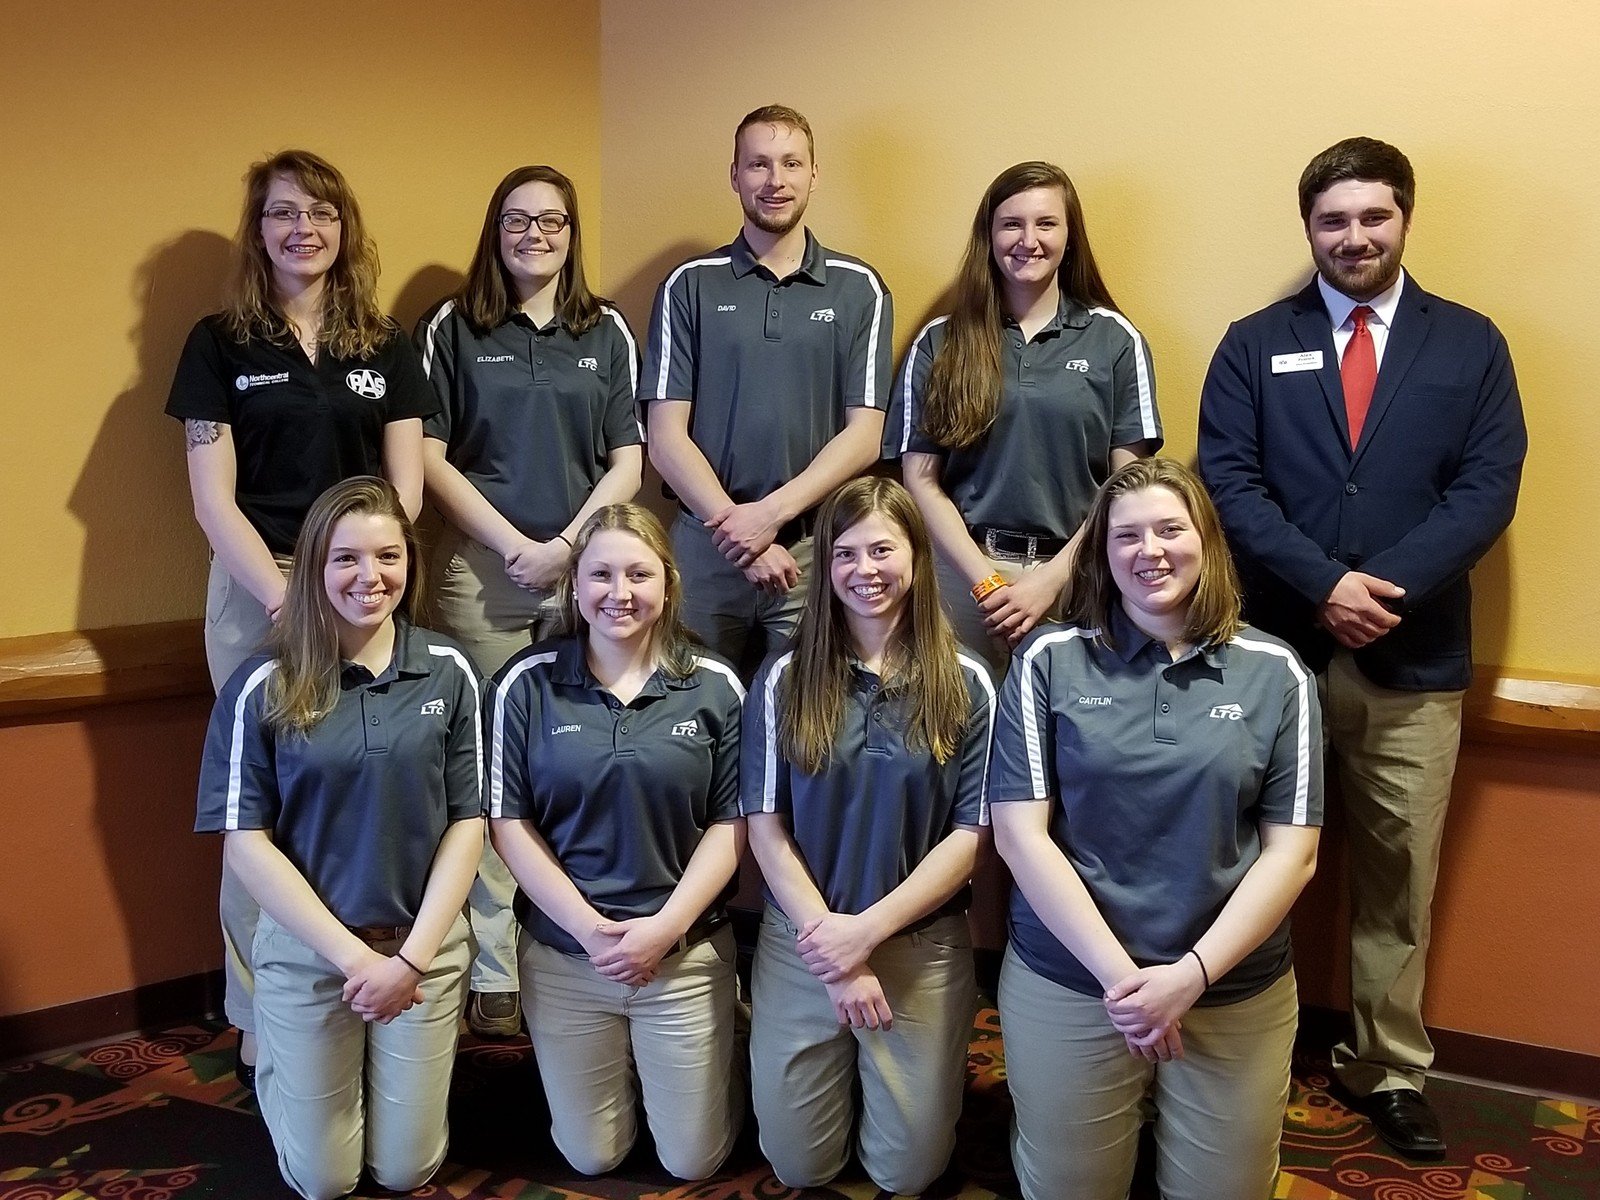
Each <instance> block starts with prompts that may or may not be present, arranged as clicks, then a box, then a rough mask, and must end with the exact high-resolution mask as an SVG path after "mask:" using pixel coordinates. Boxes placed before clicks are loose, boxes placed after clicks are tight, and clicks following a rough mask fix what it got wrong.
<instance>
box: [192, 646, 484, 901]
mask: <svg viewBox="0 0 1600 1200" xmlns="http://www.w3.org/2000/svg"><path fill="white" fill-rule="evenodd" d="M395 624H396V631H395V652H394V658H393V659H392V660H391V661H390V663H389V665H388V667H387V668H385V669H384V671H383V672H382V673H381V674H380V675H378V676H377V678H373V676H372V673H371V672H370V671H368V670H367V669H366V668H365V667H361V666H357V665H356V664H354V663H346V664H345V665H344V667H343V669H342V670H341V672H340V675H339V698H338V700H337V701H336V702H335V704H334V706H333V710H332V711H331V712H329V713H328V715H327V716H325V717H323V718H322V720H321V721H319V722H317V724H316V725H314V726H313V727H312V729H311V731H310V732H309V733H307V734H282V735H280V734H276V733H274V732H273V731H272V729H271V728H270V727H268V725H267V723H266V721H265V720H264V719H263V714H264V713H265V711H266V704H267V682H268V680H269V679H270V678H271V677H272V675H273V673H274V672H275V671H276V670H277V668H278V664H277V660H275V659H273V658H271V657H269V656H267V655H263V654H258V655H255V656H253V657H251V658H248V659H246V660H245V661H244V663H243V664H242V665H241V666H240V667H239V669H238V670H237V671H235V672H234V673H233V675H232V677H231V678H230V679H229V680H228V682H227V683H226V684H224V685H223V688H222V692H221V693H220V694H219V695H218V696H217V702H216V706H215V707H214V708H213V709H212V710H211V725H210V727H209V728H208V729H207V731H206V742H205V751H204V754H203V756H202V758H201V760H200V799H199V805H198V813H197V816H196V818H195V826H194V827H195V830H196V831H197V832H201V833H216V832H221V831H226V830H232V829H267V830H270V831H272V836H273V841H274V842H275V843H276V844H277V846H278V849H280V850H282V851H283V853H284V855H285V856H286V857H287V858H288V859H289V861H290V862H291V863H293V864H294V866H295V869H296V870H298V871H299V872H300V874H302V875H304V876H305V878H306V881H307V882H308V883H310V884H311V888H312V890H313V891H315V892H316V893H317V896H318V897H319V898H320V899H321V900H322V902H323V904H325V905H326V906H327V908H328V911H329V912H331V913H332V914H333V915H334V916H335V917H337V918H338V919H339V920H340V921H342V922H343V923H344V924H346V925H410V924H411V923H413V922H414V921H415V920H416V917H417V910H418V908H419V907H420V906H421V904H422V894H423V890H424V888H425V887H426V886H427V882H428V872H429V870H430V869H431V867H432V865H433V857H434V854H435V853H436V852H437V851H438V849H439V841H440V839H441V838H443V837H444V832H445V827H446V826H447V825H448V824H449V823H450V822H452V821H462V820H467V819H468V818H474V817H481V816H482V815H483V805H482V795H481V792H480V789H479V781H480V779H481V778H482V772H483V741H482V723H481V721H480V720H479V712H478V680H477V676H476V675H475V674H474V672H473V670H472V667H471V666H470V665H469V663H468V660H467V656H466V653H465V651H463V650H462V649H461V647H460V646H459V645H458V644H457V643H456V642H453V641H451V640H450V639H449V638H447V637H443V636H441V635H440V634H437V633H433V632H430V631H429V630H426V629H417V628H414V627H412V626H410V625H408V624H406V623H405V622H404V621H402V620H398V619H397V620H396V622H395Z"/></svg>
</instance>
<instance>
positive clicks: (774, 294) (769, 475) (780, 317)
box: [639, 230, 894, 516]
mask: <svg viewBox="0 0 1600 1200" xmlns="http://www.w3.org/2000/svg"><path fill="white" fill-rule="evenodd" d="M893 332H894V330H893V304H892V302H891V300H890V297H889V289H888V288H886V287H885V286H884V284H883V280H882V279H880V278H879V276H878V273H877V272H876V271H874V270H873V269H872V268H871V267H869V266H867V264H866V263H864V262H862V261H861V260H860V259H858V258H851V257H850V256H849V255H847V254H839V253H837V252H835V251H832V250H827V249H824V248H823V246H822V245H821V244H820V243H819V242H818V241H817V240H816V238H814V237H812V235H811V231H810V230H807V231H806V249H805V256H804V257H803V259H802V260H801V263H800V269H799V270H797V271H796V272H795V273H794V274H792V275H790V276H788V277H787V278H785V279H779V278H778V277H777V276H776V275H774V274H773V273H772V272H771V271H770V270H768V269H767V268H766V267H764V266H762V265H760V264H759V263H757V262H756V259H755V255H754V254H752V253H751V250H750V246H749V244H748V243H747V242H746V241H745V240H744V234H743V233H742V232H741V233H740V234H739V236H738V237H736V238H735V239H734V240H733V241H732V242H731V243H730V244H729V245H726V246H723V247H721V248H720V249H717V250H713V251H712V252H711V253H710V254H708V255H705V256H704V257H702V258H694V259H690V260H689V261H688V262H686V263H684V264H683V265H682V266H680V267H678V268H677V269H676V270H674V271H673V272H672V274H671V275H669V276H667V280H666V282H665V283H663V284H662V285H661V290H660V291H659V292H658V293H657V295H656V303H655V311H654V313H653V315H652V316H651V318H650V337H649V349H648V350H647V352H646V354H645V365H644V378H643V382H642V383H641V385H640V389H639V396H640V401H641V403H648V402H649V401H654V400H688V401H691V402H692V403H693V405H694V409H693V413H692V415H691V416H690V419H689V432H690V435H691V436H692V437H693V438H694V443H695V445H696V446H698V447H699V448H700V452H701V453H702V454H704V455H705V457H706V461H707V462H709V463H710V464H711V469H712V470H714V471H715V472H716V474H717V479H718V480H720V481H721V483H722V486H723V488H724V489H725V490H726V491H727V493H728V495H729V496H730V497H732V498H733V500H734V502H735V503H739V504H743V503H747V502H749V501H752V500H760V499H761V498H762V497H764V496H766V495H768V494H770V493H771V492H773V491H775V490H776V489H778V488H779V487H782V486H783V485H784V484H786V483H788V482H789V481H790V480H791V479H793V478H794V477H795V476H796V475H798V474H800V472H801V471H803V470H805V469H806V467H808V466H810V465H811V460H812V459H814V458H816V456H817V453H818V451H820V450H821V449H822V447H823V446H825V445H827V443H828V442H829V441H831V440H832V439H833V437H834V436H835V435H836V434H838V433H839V431H840V430H842V429H843V428H844V417H845V410H846V409H849V408H876V409H882V408H883V407H884V405H885V404H887V403H888V391H889V381H890V374H891V371H890V366H891V364H890V354H891V350H890V341H891V339H892V336H893ZM700 515H701V516H709V515H710V514H707V513H701V514H700Z"/></svg>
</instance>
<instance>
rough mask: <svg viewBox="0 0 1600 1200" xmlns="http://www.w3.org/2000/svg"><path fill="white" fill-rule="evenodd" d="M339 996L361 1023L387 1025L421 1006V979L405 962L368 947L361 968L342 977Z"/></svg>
mask: <svg viewBox="0 0 1600 1200" xmlns="http://www.w3.org/2000/svg"><path fill="white" fill-rule="evenodd" d="M340 996H341V998H342V999H343V1000H344V1002H345V1003H346V1004H348V1005H349V1006H350V1007H351V1009H352V1010H353V1011H354V1012H355V1013H356V1014H357V1015H358V1016H359V1017H360V1018H361V1019H362V1020H363V1021H376V1022H377V1023H378V1024H379V1025H387V1024H388V1023H389V1022H390V1021H392V1020H394V1019H395V1018H396V1017H398V1016H399V1015H400V1014H401V1013H403V1012H405V1010H406V1009H408V1008H410V1007H411V1006H412V1005H413V1004H421V1003H422V979H421V978H420V977H419V976H418V974H417V973H416V972H415V971H413V970H412V969H411V967H410V966H409V965H408V964H407V963H406V962H405V960H404V959H402V958H400V957H398V956H395V957H391V956H389V955H387V954H380V953H378V952H377V951H376V950H374V949H372V947H370V946H368V947H366V954H365V956H363V958H362V959H361V965H360V966H358V967H357V968H356V969H355V970H354V971H352V972H350V973H349V974H348V975H346V976H345V981H344V989H343V991H342V992H341V993H340Z"/></svg>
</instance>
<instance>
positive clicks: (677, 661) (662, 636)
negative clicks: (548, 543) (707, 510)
mask: <svg viewBox="0 0 1600 1200" xmlns="http://www.w3.org/2000/svg"><path fill="white" fill-rule="evenodd" d="M607 529H615V530H618V531H619V532H621V533H629V534H632V535H633V536H634V537H636V538H638V539H639V540H640V541H641V542H643V543H644V544H645V545H646V546H647V547H648V548H649V550H650V552H651V553H652V554H654V555H655V556H656V557H657V558H659V559H660V560H661V565H662V567H663V568H665V570H666V579H665V581H664V582H665V588H664V589H663V590H664V592H665V595H664V598H663V600H662V605H661V615H660V616H659V617H658V618H656V623H655V627H654V628H653V629H652V630H651V631H650V648H651V651H652V652H653V653H654V654H655V657H656V665H657V666H658V667H660V669H661V671H662V672H663V673H664V674H666V675H671V676H673V677H674V678H677V679H685V678H687V677H688V676H689V675H691V674H693V672H694V651H695V647H696V645H697V644H698V643H697V642H696V641H695V638H694V635H693V634H691V633H690V632H689V628H688V626H686V625H685V624H684V623H683V576H682V575H680V574H679V573H678V564H677V562H676V561H675V560H674V559H673V557H672V543H671V542H670V541H669V540H668V538H667V531H666V530H665V529H663V528H662V527H661V522H660V521H659V520H658V519H657V518H656V515H655V513H653V512H651V511H650V510H649V509H648V508H646V507H644V505H642V504H608V505H606V506H605V507H604V508H601V509H598V510H596V512H595V513H594V515H593V516H591V517H590V518H589V519H588V520H587V521H585V522H584V523H583V528H582V529H580V530H578V536H577V537H576V538H574V539H573V542H572V557H571V558H570V559H568V560H567V569H566V570H565V571H563V572H561V579H560V580H559V582H557V584H556V603H557V604H558V605H559V606H560V609H561V618H562V627H563V628H564V629H565V630H566V632H568V633H576V634H582V635H584V636H587V635H588V631H589V626H588V622H586V621H585V620H584V619H583V614H582V613H581V612H579V611H578V588H577V581H578V563H579V560H580V559H582V558H583V552H584V551H585V550H587V549H588V548H589V543H590V542H591V541H593V540H594V537H595V535H596V534H599V533H602V532H604V531H605V530H607Z"/></svg>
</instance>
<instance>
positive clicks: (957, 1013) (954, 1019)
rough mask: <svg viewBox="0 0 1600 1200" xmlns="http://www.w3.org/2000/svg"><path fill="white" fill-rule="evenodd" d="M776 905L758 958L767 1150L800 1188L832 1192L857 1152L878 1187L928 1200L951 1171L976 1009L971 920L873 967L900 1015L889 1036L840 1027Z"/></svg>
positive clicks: (756, 1026) (914, 936)
mask: <svg viewBox="0 0 1600 1200" xmlns="http://www.w3.org/2000/svg"><path fill="white" fill-rule="evenodd" d="M796 933H797V931H796V929H795V927H794V925H793V924H792V923H791V922H790V921H789V920H788V919H787V918H786V917H785V916H784V915H783V914H782V913H781V912H779V911H778V910H777V909H775V908H773V907H772V906H771V905H768V907H767V910H766V914H765V916H764V917H763V919H762V922H761V939H760V943H759V945H758V947H757V950H756V962H755V977H754V981H753V982H754V987H753V990H752V1000H753V1009H754V1014H753V1017H752V1023H751V1029H750V1077H751V1082H752V1085H753V1094H754V1097H755V1110H756V1120H757V1122H758V1123H759V1124H760V1126H761V1150H762V1153H763V1154H765V1155H766V1157H767V1160H768V1161H769V1162H770V1163H771V1164H772V1169H773V1173H774V1174H776V1175H777V1177H778V1178H779V1179H780V1180H782V1181H783V1182H784V1183H785V1184H787V1185H788V1186H789V1187H792V1188H810V1187H821V1186H822V1185H823V1184H825V1183H827V1182H828V1181H829V1180H830V1179H832V1178H833V1177H834V1176H835V1175H837V1174H838V1173H839V1172H840V1171H841V1170H842V1169H843V1168H844V1165H845V1162H846V1160H847V1159H848V1157H849V1154H850V1133H851V1127H852V1125H854V1124H856V1121H855V1115H856V1114H855V1107H856V1105H855V1096H856V1090H857V1087H858V1086H859V1088H860V1095H861V1120H860V1128H859V1130H858V1131H857V1133H856V1139H855V1142H856V1151H857V1153H858V1154H859V1156H860V1158H861V1164H862V1166H864V1167H865V1168H866V1170H867V1174H868V1175H870V1176H871V1177H872V1181H873V1182H874V1183H875V1184H877V1185H878V1187H880V1188H883V1189H885V1190H886V1191H890V1192H898V1193H902V1194H905V1195H917V1194H919V1193H921V1192H923V1191H925V1190H926V1189H927V1188H928V1187H929V1185H931V1184H932V1183H933V1181H934V1180H935V1179H937V1178H938V1177H939V1176H940V1175H942V1174H943V1173H944V1169H945V1167H946V1166H947V1165H948V1164H949V1162H950V1153H951V1151H952V1150H953V1149H954V1148H955V1140H956V1118H957V1117H959V1116H960V1115H961V1096H962V1088H963V1085H964V1084H965V1082H966V1075H967V1044H968V1042H969V1041H970V1040H971V1038H972V1018H973V1014H974V1012H975V1011H976V1009H977V1004H978V992H977V985H976V984H975V983H974V981H973V973H972V941H971V938H970V936H969V935H968V933H967V923H966V919H965V918H964V917H961V916H950V917H941V918H940V919H939V920H937V921H935V922H934V923H933V924H931V925H929V926H928V927H927V928H926V929H923V930H920V931H918V932H916V933H907V934H901V935H900V936H898V937H893V938H890V939H889V940H888V941H886V942H884V943H883V944H882V945H881V946H879V947H878V948H877V950H875V951H874V952H873V954H872V957H871V958H870V959H869V960H868V965H870V966H871V968H872V970H873V971H874V972H875V973H876V974H877V976H878V981H879V982H880V983H881V984H882V985H883V991H884V996H885V998H886V999H887V1000H888V1001H889V1008H890V1010H891V1011H892V1012H893V1013H894V1025H893V1026H892V1027H891V1028H890V1029H888V1030H871V1029H853V1028H850V1027H849V1026H841V1025H840V1024H839V1020H838V1017H837V1016H835V1015H834V1011H833V1006H832V1005H831V1004H830V1003H829V1002H828V996H827V992H826V990H825V989H824V988H823V985H822V984H821V983H820V982H819V981H818V980H817V978H816V977H815V976H814V975H812V974H811V972H810V971H809V970H808V969H807V968H806V965H805V963H804V962H803V961H802V960H801V958H800V954H799V952H798V950H797V949H796V948H795V935H796Z"/></svg>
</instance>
